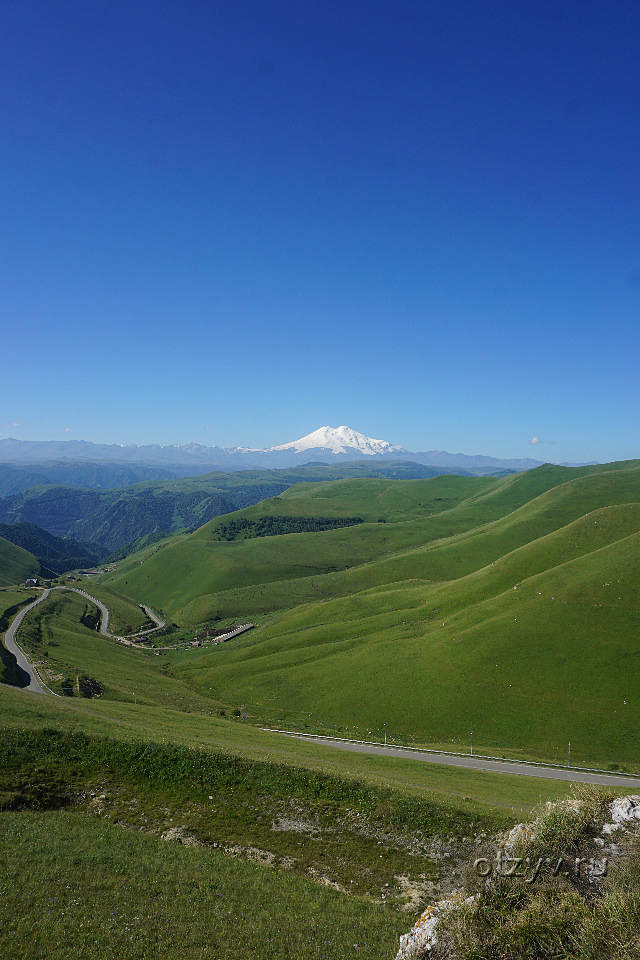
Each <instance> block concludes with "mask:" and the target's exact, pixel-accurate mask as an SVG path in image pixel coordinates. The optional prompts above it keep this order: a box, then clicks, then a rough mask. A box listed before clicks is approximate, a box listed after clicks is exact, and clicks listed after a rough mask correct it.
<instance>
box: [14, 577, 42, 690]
mask: <svg viewBox="0 0 640 960" xmlns="http://www.w3.org/2000/svg"><path fill="white" fill-rule="evenodd" d="M50 593H51V590H45V591H44V593H42V594H41V595H40V596H39V597H38V599H37V600H34V601H33V603H30V604H29V605H28V606H27V607H23V609H22V610H21V611H20V613H19V614H18V615H17V616H16V617H14V620H13V623H12V624H11V626H10V627H9V629H8V630H7V632H6V633H5V635H4V645H5V647H6V648H7V650H8V651H9V652H10V653H12V654H13V655H14V657H15V658H16V660H17V661H18V666H19V667H21V668H22V669H23V670H24V672H25V673H26V674H28V676H29V684H28V686H26V687H23V688H22V689H23V690H30V691H31V693H51V692H52V691H51V690H49V689H48V688H47V687H45V686H44V684H43V683H42V681H41V679H40V677H39V676H38V671H37V670H36V668H35V667H34V666H33V664H32V663H31V662H30V661H29V660H27V658H26V656H25V654H24V653H23V652H22V650H21V649H20V647H19V646H18V644H17V642H16V633H17V632H18V629H19V628H20V624H21V623H22V621H23V620H24V618H25V617H26V615H27V614H28V613H29V611H30V610H33V608H34V607H37V606H38V604H39V603H42V601H43V600H46V599H47V597H48V596H49V594H50Z"/></svg>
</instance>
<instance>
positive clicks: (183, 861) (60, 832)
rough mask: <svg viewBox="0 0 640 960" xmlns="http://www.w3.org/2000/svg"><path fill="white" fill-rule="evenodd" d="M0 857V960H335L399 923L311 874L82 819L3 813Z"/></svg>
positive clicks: (382, 946) (378, 950)
mask: <svg viewBox="0 0 640 960" xmlns="http://www.w3.org/2000/svg"><path fill="white" fill-rule="evenodd" d="M0 857H1V858H2V863H3V876H2V880H1V882H0V889H1V890H2V897H0V954H1V955H2V956H4V957H18V956H19V957H21V958H23V960H40V958H42V957H44V956H46V957H48V958H50V960H54V958H55V960H75V958H77V957H80V956H83V957H96V956H100V957H104V958H114V960H115V958H117V960H134V958H135V960H139V958H142V957H145V958H157V960H166V958H169V957H181V958H183V960H196V958H197V960H201V958H203V957H212V958H216V960H280V958H282V957H289V958H290V960H309V958H312V957H313V958H318V960H320V958H325V960H343V958H344V957H346V956H348V955H349V954H350V951H351V950H353V944H354V943H357V944H358V956H359V957H361V958H362V960H378V958H379V957H380V956H391V955H392V954H393V951H394V949H395V947H396V945H397V941H398V937H399V935H400V933H401V932H402V928H403V923H404V925H405V926H406V919H404V920H403V917H402V915H401V914H399V913H398V912H397V911H395V912H392V911H391V910H389V909H387V910H385V909H381V908H380V907H379V906H378V905H377V904H374V903H371V902H364V901H363V900H358V899H356V898H348V897H345V896H343V895H341V894H340V893H337V892H336V891H334V890H329V889H328V888H327V887H322V886H321V885H320V884H317V883H314V882H313V881H312V880H310V879H305V878H302V877H297V876H294V875H293V874H291V873H290V872H286V871H279V870H275V869H272V868H269V867H267V866H261V865H259V864H256V863H248V862H243V861H240V860H238V859H232V858H229V857H227V856H225V854H224V853H223V852H222V851H218V850H211V849H204V848H199V847H187V846H182V845H181V844H180V843H175V842H174V843H166V842H164V841H162V840H159V839H157V838H155V837H151V836H144V835H142V834H140V833H139V832H137V831H133V830H127V829H126V828H125V827H123V826H113V825H110V824H108V823H103V822H100V821H99V820H97V819H96V818H94V817H91V816H88V815H86V814H85V815H83V814H79V813H72V812H66V811H51V812H48V813H37V812H22V813H0ZM27 861H28V862H29V864H30V869H29V870H28V871H25V869H24V865H25V862H27ZM34 877H37V883H34V882H33V881H34ZM98 945H99V946H98Z"/></svg>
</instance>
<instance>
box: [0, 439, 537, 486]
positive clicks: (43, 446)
mask: <svg viewBox="0 0 640 960" xmlns="http://www.w3.org/2000/svg"><path fill="white" fill-rule="evenodd" d="M359 458H366V459H367V460H369V461H370V460H374V459H385V460H390V459H391V460H393V459H398V460H403V461H405V462H407V461H411V462H413V463H421V464H425V465H427V466H433V467H441V468H445V469H447V470H452V469H453V470H463V471H465V472H468V473H474V474H486V473H498V472H505V471H506V472H517V471H521V470H529V469H531V468H532V467H537V466H540V463H541V462H542V461H540V460H533V459H531V458H504V459H502V458H498V457H487V456H482V455H478V456H473V455H471V456H470V455H468V454H464V453H448V452H447V451H445V450H426V451H423V452H412V451H410V450H404V449H403V448H402V447H399V446H396V445H395V444H392V443H390V442H389V441H388V440H377V439H375V438H374V437H367V436H365V435H364V434H363V433H359V432H358V431H357V430H353V429H352V428H351V427H347V426H340V427H329V426H324V427H320V428H319V429H318V430H314V431H313V432H312V433H309V434H307V435H306V436H304V437H300V438H299V439H298V440H292V441H290V442H288V443H281V444H277V445H276V446H274V447H268V448H266V449H253V448H249V447H231V448H227V447H218V446H207V445H205V444H201V443H189V444H183V445H180V444H173V445H167V446H163V445H160V444H149V445H143V446H137V445H135V444H106V443H91V442H90V441H87V440H60V441H58V440H16V439H14V438H6V439H3V440H0V463H5V464H39V465H42V464H47V463H51V462H54V461H55V462H64V463H69V462H84V463H92V464H101V463H111V464H113V463H118V464H130V465H132V464H135V465H138V466H140V465H145V466H154V467H164V468H165V469H167V470H170V471H171V472H175V473H180V474H182V475H184V472H185V471H191V472H193V473H194V474H196V473H201V472H202V470H203V468H206V469H208V470H213V469H215V468H218V469H221V470H225V471H235V470H247V469H250V468H252V467H253V468H271V469H274V468H283V467H293V466H299V465H300V464H303V463H309V462H313V461H318V460H320V461H322V460H323V459H324V460H327V459H328V461H329V462H331V463H335V462H336V461H337V460H349V461H353V460H356V459H359ZM136 479H138V478H136ZM139 479H152V478H151V477H145V478H142V477H140V478H139ZM153 479H160V478H159V477H156V478H153ZM125 482H126V481H125ZM129 482H131V480H129ZM105 485H110V484H105Z"/></svg>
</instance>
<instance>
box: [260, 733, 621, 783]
mask: <svg viewBox="0 0 640 960" xmlns="http://www.w3.org/2000/svg"><path fill="white" fill-rule="evenodd" d="M263 729H265V730H266V729H267V728H266V727H264V728H263ZM270 732H271V733H282V734H284V735H286V736H289V737H295V738H296V739H297V740H312V741H313V742H314V743H320V744H324V745H325V746H328V747H335V748H336V749H337V750H351V751H353V752H354V753H372V754H379V755H382V756H384V757H402V758H403V759H405V760H418V761H420V762H421V763H439V764H444V765H445V766H448V767H467V768H469V769H471V770H480V771H484V772H487V773H510V774H512V775H513V774H515V775H516V776H521V777H541V778H542V779H544V780H570V781H571V782H573V783H598V784H603V785H605V786H616V787H635V788H636V789H637V791H638V793H640V777H626V776H624V774H616V773H604V772H595V771H594V772H590V771H588V770H580V769H565V768H564V767H551V766H549V767H546V766H545V767H542V766H538V765H537V764H535V763H526V762H519V761H509V760H488V759H485V758H483V757H472V756H471V755H470V754H469V755H468V756H466V755H465V756H459V755H457V754H449V753H431V752H427V751H422V750H415V749H411V750H408V749H405V748H403V747H391V746H384V745H383V744H374V743H360V742H357V741H348V740H339V739H333V738H331V737H316V736H314V735H313V734H305V733H295V732H293V731H288V730H271V731H270Z"/></svg>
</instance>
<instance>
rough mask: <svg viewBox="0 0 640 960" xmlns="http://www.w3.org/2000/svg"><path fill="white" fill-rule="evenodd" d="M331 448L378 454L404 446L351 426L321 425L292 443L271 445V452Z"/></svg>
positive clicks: (337, 450) (398, 449)
mask: <svg viewBox="0 0 640 960" xmlns="http://www.w3.org/2000/svg"><path fill="white" fill-rule="evenodd" d="M320 449H321V450H330V451H331V453H335V454H342V453H353V452H356V453H359V454H365V455H366V456H370V457H373V456H376V455H380V454H384V453H397V452H399V451H401V450H402V447H396V446H394V445H393V444H391V443H389V441H388V440H376V439H375V438H374V437H366V436H365V435H364V434H363V433H358V431H357V430H352V428H351V427H347V426H341V427H320V428H319V429H318V430H314V431H313V432H312V433H308V434H307V435H306V437H300V439H299V440H291V441H290V443H280V444H278V446H277V447H269V452H275V451H278V450H293V451H295V452H296V453H303V452H305V451H306V450H320Z"/></svg>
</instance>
